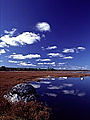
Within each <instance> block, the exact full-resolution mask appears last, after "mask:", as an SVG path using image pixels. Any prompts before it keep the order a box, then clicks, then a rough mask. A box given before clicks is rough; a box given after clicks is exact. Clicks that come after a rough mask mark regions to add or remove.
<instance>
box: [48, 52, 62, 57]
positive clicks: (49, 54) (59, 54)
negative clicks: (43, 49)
mask: <svg viewBox="0 0 90 120" xmlns="http://www.w3.org/2000/svg"><path fill="white" fill-rule="evenodd" d="M47 55H48V56H49V57H64V55H63V54H61V53H48V54H47Z"/></svg>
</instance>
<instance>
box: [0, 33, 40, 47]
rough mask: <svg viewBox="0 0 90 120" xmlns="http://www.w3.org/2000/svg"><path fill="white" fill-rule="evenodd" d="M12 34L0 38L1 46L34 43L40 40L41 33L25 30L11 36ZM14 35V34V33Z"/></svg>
mask: <svg viewBox="0 0 90 120" xmlns="http://www.w3.org/2000/svg"><path fill="white" fill-rule="evenodd" d="M10 35H11V34H7V35H4V36H2V37H1V38H0V40H1V46H6V45H10V46H19V45H25V44H33V43H35V42H37V41H40V35H39V34H35V33H32V32H23V33H22V34H19V35H18V36H16V37H13V36H10ZM12 35H13V34H12Z"/></svg>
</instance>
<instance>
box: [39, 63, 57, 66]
mask: <svg viewBox="0 0 90 120" xmlns="http://www.w3.org/2000/svg"><path fill="white" fill-rule="evenodd" d="M38 65H52V66H55V62H51V63H47V62H44V63H38Z"/></svg>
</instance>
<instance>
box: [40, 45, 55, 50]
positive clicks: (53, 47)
mask: <svg viewBox="0 0 90 120" xmlns="http://www.w3.org/2000/svg"><path fill="white" fill-rule="evenodd" d="M41 48H42V50H54V49H57V46H55V45H54V46H48V47H47V48H44V47H41Z"/></svg>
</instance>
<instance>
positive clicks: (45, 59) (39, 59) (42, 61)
mask: <svg viewBox="0 0 90 120" xmlns="http://www.w3.org/2000/svg"><path fill="white" fill-rule="evenodd" d="M36 61H42V62H43V61H51V59H37V60H36Z"/></svg>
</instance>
